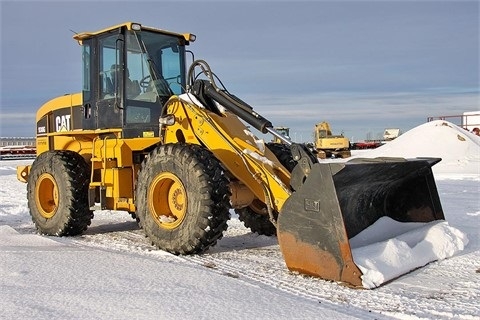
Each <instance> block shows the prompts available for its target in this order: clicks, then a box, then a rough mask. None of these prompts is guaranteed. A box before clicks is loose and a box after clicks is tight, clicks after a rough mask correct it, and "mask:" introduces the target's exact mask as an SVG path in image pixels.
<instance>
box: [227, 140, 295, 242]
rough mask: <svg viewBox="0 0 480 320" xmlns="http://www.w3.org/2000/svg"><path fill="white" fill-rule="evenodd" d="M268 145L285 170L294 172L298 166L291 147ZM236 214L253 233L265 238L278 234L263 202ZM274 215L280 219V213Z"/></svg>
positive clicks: (258, 202) (254, 203)
mask: <svg viewBox="0 0 480 320" xmlns="http://www.w3.org/2000/svg"><path fill="white" fill-rule="evenodd" d="M266 145H267V148H268V149H270V151H272V152H273V154H274V155H275V157H277V159H278V161H280V163H281V164H282V165H283V166H284V167H285V169H287V170H288V171H289V172H292V170H293V168H294V167H295V166H296V165H297V162H296V161H295V160H293V156H292V152H291V151H290V147H289V146H288V145H286V144H281V143H272V142H270V143H267V144H266ZM235 213H236V214H238V219H239V220H240V221H242V222H243V225H244V226H245V227H247V228H249V229H250V230H251V231H252V232H254V233H257V234H259V235H263V236H274V235H276V234H277V228H276V227H275V225H274V224H273V223H272V222H271V221H270V217H269V215H268V211H267V206H266V205H265V204H264V203H263V202H261V201H259V200H254V202H253V203H252V204H251V205H250V206H248V207H245V208H241V209H235ZM273 215H274V217H275V219H276V218H277V217H278V212H276V211H273Z"/></svg>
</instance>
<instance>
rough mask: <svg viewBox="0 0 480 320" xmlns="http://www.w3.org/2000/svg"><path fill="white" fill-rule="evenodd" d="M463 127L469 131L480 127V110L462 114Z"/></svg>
mask: <svg viewBox="0 0 480 320" xmlns="http://www.w3.org/2000/svg"><path fill="white" fill-rule="evenodd" d="M462 127H463V128H465V129H467V130H468V131H472V130H473V129H474V128H479V129H480V111H468V112H464V113H463V115H462Z"/></svg>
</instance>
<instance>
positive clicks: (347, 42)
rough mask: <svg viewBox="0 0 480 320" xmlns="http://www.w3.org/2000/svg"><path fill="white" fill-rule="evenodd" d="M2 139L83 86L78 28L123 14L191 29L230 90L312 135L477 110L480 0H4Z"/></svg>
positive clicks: (358, 134) (355, 133)
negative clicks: (319, 129)
mask: <svg viewBox="0 0 480 320" xmlns="http://www.w3.org/2000/svg"><path fill="white" fill-rule="evenodd" d="M0 15H1V34H0V40H1V50H0V54H1V91H0V97H1V99H0V136H4V137H5V136H33V135H34V121H35V112H36V110H37V109H38V108H39V107H40V106H41V105H42V104H43V103H45V102H46V101H48V100H49V99H51V98H54V97H56V96H59V95H63V94H65V93H73V92H78V91H79V90H80V86H81V72H80V71H81V60H80V58H81V55H80V47H79V46H78V44H77V43H76V42H75V41H74V40H73V39H72V36H73V33H72V31H71V30H73V31H75V32H82V31H94V30H98V29H103V28H105V27H108V26H111V25H114V24H118V23H122V22H125V21H135V22H140V23H142V24H144V25H148V26H152V27H157V28H162V29H167V30H171V31H176V32H191V33H194V34H196V35H197V41H196V42H194V43H193V44H192V45H191V46H190V49H191V50H192V51H194V52H195V57H196V58H200V59H204V60H206V61H207V62H208V63H209V64H210V66H211V67H212V69H213V71H214V72H215V73H216V74H217V75H218V76H219V77H220V79H221V80H222V82H223V83H224V84H225V86H226V87H227V89H228V90H229V91H230V92H232V93H233V94H235V95H237V96H238V97H240V98H241V99H243V100H245V101H246V102H248V103H249V104H250V105H251V106H253V107H254V108H255V110H256V111H257V112H258V113H260V114H262V115H263V116H265V117H266V118H268V119H269V120H271V121H272V122H273V123H274V125H279V126H289V127H291V128H292V129H291V136H292V138H294V139H295V140H297V141H310V140H311V139H312V138H311V137H312V133H311V132H312V129H313V126H314V124H315V123H316V122H320V121H324V120H326V121H329V122H330V123H331V124H332V126H333V130H334V132H335V133H340V132H343V133H344V134H345V135H346V136H347V137H349V138H350V139H352V140H354V141H357V140H361V139H365V138H378V137H379V136H380V135H381V134H382V133H383V130H384V129H385V128H400V129H401V130H402V131H403V132H405V131H408V130H409V129H412V128H414V127H416V126H418V125H420V124H422V123H424V122H425V121H426V118H427V117H428V116H440V115H458V114H461V113H463V112H464V111H475V110H480V92H479V91H480V90H479V37H480V35H479V23H480V22H479V16H480V12H479V2H478V1H308V2H302V1H283V2H282V1H238V2H237V1H209V2H207V1H130V2H118V1H63V2H60V1H55V2H47V1H1V2H0Z"/></svg>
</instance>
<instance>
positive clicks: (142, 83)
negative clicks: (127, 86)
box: [140, 75, 152, 89]
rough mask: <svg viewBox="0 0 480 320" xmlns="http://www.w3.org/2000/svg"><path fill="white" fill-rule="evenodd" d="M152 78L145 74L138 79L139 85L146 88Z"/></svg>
mask: <svg viewBox="0 0 480 320" xmlns="http://www.w3.org/2000/svg"><path fill="white" fill-rule="evenodd" d="M151 80H152V77H151V76H150V75H147V76H145V77H143V78H142V80H140V87H142V88H144V89H146V88H148V85H149V84H150V81H151Z"/></svg>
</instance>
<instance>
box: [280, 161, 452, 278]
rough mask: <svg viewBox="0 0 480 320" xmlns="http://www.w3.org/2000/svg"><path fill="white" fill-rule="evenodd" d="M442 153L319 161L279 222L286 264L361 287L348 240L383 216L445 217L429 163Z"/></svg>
mask: <svg viewBox="0 0 480 320" xmlns="http://www.w3.org/2000/svg"><path fill="white" fill-rule="evenodd" d="M440 160H441V159H438V158H417V159H409V160H406V159H402V158H376V159H354V160H351V161H348V162H346V163H315V164H314V165H313V167H312V170H311V172H310V174H309V175H308V177H307V178H306V180H305V181H304V184H303V185H302V186H301V187H300V188H299V190H296V191H295V192H293V193H292V195H291V196H290V197H289V198H288V199H287V200H286V202H285V204H284V206H283V207H282V209H281V211H280V214H279V217H278V221H277V222H278V225H277V235H278V241H279V244H280V248H281V251H282V253H283V256H284V258H285V262H286V265H287V267H288V269H290V270H292V271H298V272H299V273H303V274H307V275H312V276H317V277H320V278H323V279H328V280H333V281H339V282H342V283H344V284H346V285H348V286H352V287H362V279H361V276H362V272H361V271H360V269H359V268H358V266H357V265H356V264H355V262H354V261H353V257H352V252H351V248H350V243H349V239H350V238H352V237H353V236H355V235H356V234H358V233H359V232H361V231H362V230H364V229H366V228H367V227H369V226H370V225H372V224H373V223H374V222H375V221H376V220H378V219H379V218H380V217H382V216H388V217H390V218H392V219H395V220H397V221H401V222H430V221H433V220H443V219H444V214H443V212H442V207H441V204H440V199H439V195H438V192H437V188H436V185H435V180H434V178H433V173H432V169H431V167H432V166H433V165H434V164H435V163H437V162H439V161H440Z"/></svg>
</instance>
